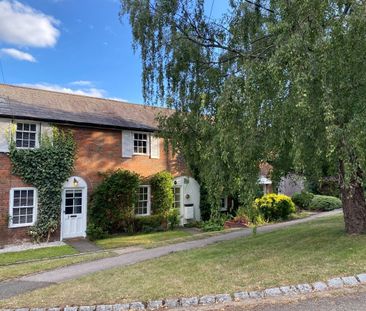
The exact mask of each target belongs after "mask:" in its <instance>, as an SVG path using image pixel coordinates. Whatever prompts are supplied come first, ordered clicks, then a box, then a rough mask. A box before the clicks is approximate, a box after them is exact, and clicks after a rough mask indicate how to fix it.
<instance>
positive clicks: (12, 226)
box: [9, 187, 38, 228]
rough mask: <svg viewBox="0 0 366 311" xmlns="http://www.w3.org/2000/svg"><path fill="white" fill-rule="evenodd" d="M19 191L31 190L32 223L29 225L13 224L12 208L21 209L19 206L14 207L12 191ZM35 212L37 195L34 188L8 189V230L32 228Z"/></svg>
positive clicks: (35, 216) (35, 218)
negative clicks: (32, 194)
mask: <svg viewBox="0 0 366 311" xmlns="http://www.w3.org/2000/svg"><path fill="white" fill-rule="evenodd" d="M21 190H33V193H34V196H33V204H34V205H33V221H32V222H31V223H24V224H13V208H21V206H19V207H18V206H14V191H21ZM37 212H38V193H37V189H36V188H34V187H17V188H11V189H10V195H9V228H21V227H30V226H33V225H34V224H35V222H36V220H37Z"/></svg>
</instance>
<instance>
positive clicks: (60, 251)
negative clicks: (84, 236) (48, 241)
mask: <svg viewBox="0 0 366 311" xmlns="http://www.w3.org/2000/svg"><path fill="white" fill-rule="evenodd" d="M77 253H78V251H77V250H75V249H74V248H73V247H71V246H69V245H62V246H54V247H45V248H38V249H30V250H25V251H20V252H9V253H2V254H0V266H2V265H8V264H13V263H16V262H21V261H30V260H37V259H44V258H53V257H60V256H65V255H73V254H77Z"/></svg>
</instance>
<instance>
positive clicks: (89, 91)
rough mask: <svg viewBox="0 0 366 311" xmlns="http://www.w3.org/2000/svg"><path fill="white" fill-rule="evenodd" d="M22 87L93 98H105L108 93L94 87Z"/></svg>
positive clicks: (57, 85)
mask: <svg viewBox="0 0 366 311" xmlns="http://www.w3.org/2000/svg"><path fill="white" fill-rule="evenodd" d="M20 86H26V87H32V88H36V89H42V90H47V91H55V92H61V93H67V94H76V95H84V96H92V97H100V98H102V97H104V96H105V94H106V91H105V90H103V89H98V88H94V87H90V88H69V87H65V86H62V85H59V84H49V83H34V84H32V83H22V84H20Z"/></svg>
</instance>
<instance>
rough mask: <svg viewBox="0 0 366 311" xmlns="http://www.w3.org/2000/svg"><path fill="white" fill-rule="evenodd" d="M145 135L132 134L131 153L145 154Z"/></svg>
mask: <svg viewBox="0 0 366 311" xmlns="http://www.w3.org/2000/svg"><path fill="white" fill-rule="evenodd" d="M147 146H148V144H147V134H145V133H134V134H133V153H134V154H147Z"/></svg>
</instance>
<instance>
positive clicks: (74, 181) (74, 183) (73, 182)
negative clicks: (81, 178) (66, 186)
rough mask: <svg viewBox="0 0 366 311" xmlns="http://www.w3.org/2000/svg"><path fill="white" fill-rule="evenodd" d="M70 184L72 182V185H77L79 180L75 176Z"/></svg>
mask: <svg viewBox="0 0 366 311" xmlns="http://www.w3.org/2000/svg"><path fill="white" fill-rule="evenodd" d="M72 184H73V186H74V187H77V186H78V184H79V182H78V180H77V179H76V178H74V180H73V181H72Z"/></svg>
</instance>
